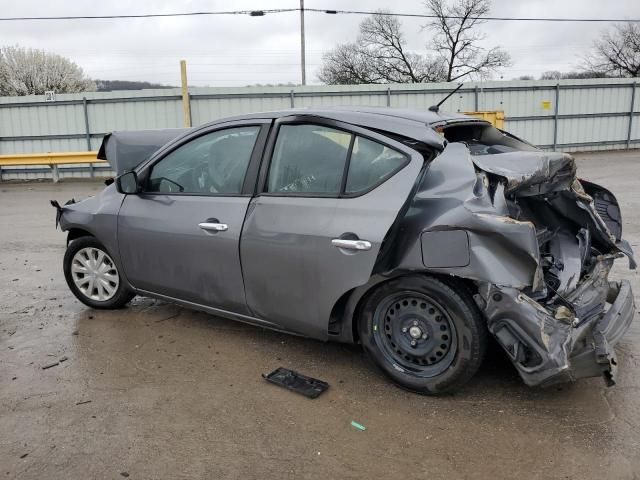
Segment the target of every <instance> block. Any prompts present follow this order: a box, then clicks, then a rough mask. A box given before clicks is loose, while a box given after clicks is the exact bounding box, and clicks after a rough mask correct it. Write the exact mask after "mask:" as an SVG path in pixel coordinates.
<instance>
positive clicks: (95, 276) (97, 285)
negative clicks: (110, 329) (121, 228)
mask: <svg viewBox="0 0 640 480" xmlns="http://www.w3.org/2000/svg"><path fill="white" fill-rule="evenodd" d="M63 266H64V276H65V279H66V280H67V285H69V288H70V289H71V291H72V292H73V294H74V295H75V296H76V298H77V299H78V300H80V301H81V302H82V303H84V304H85V305H88V306H90V307H93V308H104V309H112V308H121V307H123V306H124V305H125V304H126V303H128V302H129V301H130V300H131V299H132V298H133V297H134V296H135V293H134V292H132V291H131V290H130V289H129V288H128V287H127V286H126V285H125V283H124V281H123V280H122V278H121V277H120V272H119V271H118V268H117V266H116V264H115V262H114V261H113V259H112V258H111V255H109V252H107V250H106V248H105V247H104V246H103V245H102V244H101V243H100V242H98V240H96V239H95V238H94V237H81V238H78V239H76V240H74V241H73V242H71V243H70V244H69V246H68V247H67V251H66V253H65V255H64V265H63Z"/></svg>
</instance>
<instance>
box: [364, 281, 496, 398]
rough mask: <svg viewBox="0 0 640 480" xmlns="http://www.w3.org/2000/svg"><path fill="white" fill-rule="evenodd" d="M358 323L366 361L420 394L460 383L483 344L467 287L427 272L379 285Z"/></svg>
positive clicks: (483, 335)
mask: <svg viewBox="0 0 640 480" xmlns="http://www.w3.org/2000/svg"><path fill="white" fill-rule="evenodd" d="M358 326H359V333H360V341H361V342H362V345H363V347H364V349H365V351H366V352H367V354H368V356H369V357H370V358H371V360H373V362H374V363H375V364H376V365H377V366H378V367H380V368H381V369H382V371H383V372H384V373H385V374H386V375H387V376H389V377H390V378H391V379H392V380H393V381H394V382H395V383H397V384H398V385H400V386H401V387H403V388H406V389H408V390H412V391H415V392H418V393H424V394H440V393H446V392H452V391H454V390H456V389H458V388H460V387H462V386H463V385H464V384H465V383H466V382H467V381H469V379H471V377H473V375H474V374H475V373H476V371H477V370H478V368H479V367H480V365H481V363H482V360H483V358H484V353H485V350H486V345H487V330H486V325H485V324H484V322H483V321H482V317H481V315H480V312H479V310H478V307H477V306H476V305H475V303H474V301H473V298H471V295H470V294H469V292H468V291H467V289H466V288H465V287H464V286H463V285H461V284H460V285H458V284H457V283H453V282H451V283H449V282H446V283H445V282H444V281H441V280H439V279H437V278H435V277H430V276H426V275H425V276H422V275H421V276H409V277H401V278H397V279H394V280H390V281H388V282H386V283H384V284H382V285H381V286H380V287H378V288H377V289H376V290H375V291H374V292H373V293H372V294H371V295H369V296H368V298H367V299H366V301H365V304H364V306H363V309H362V310H361V315H360V318H359V325H358Z"/></svg>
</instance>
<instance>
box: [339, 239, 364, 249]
mask: <svg viewBox="0 0 640 480" xmlns="http://www.w3.org/2000/svg"><path fill="white" fill-rule="evenodd" d="M331 245H333V246H334V247H338V248H345V249H347V250H371V242H368V241H367V240H344V239H342V238H334V239H333V240H331Z"/></svg>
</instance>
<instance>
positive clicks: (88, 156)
mask: <svg viewBox="0 0 640 480" xmlns="http://www.w3.org/2000/svg"><path fill="white" fill-rule="evenodd" d="M97 155H98V152H54V153H17V154H14V155H0V167H16V166H21V165H49V166H53V165H70V164H75V163H106V162H105V161H104V160H99V159H98V158H97Z"/></svg>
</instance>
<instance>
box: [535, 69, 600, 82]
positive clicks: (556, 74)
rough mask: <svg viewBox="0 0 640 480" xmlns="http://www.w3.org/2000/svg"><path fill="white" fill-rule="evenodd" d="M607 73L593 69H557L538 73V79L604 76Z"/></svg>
mask: <svg viewBox="0 0 640 480" xmlns="http://www.w3.org/2000/svg"><path fill="white" fill-rule="evenodd" d="M606 76H607V75H606V74H605V73H603V72H596V71H594V70H586V69H585V70H581V71H579V72H575V71H570V72H560V71H558V70H548V71H546V72H544V73H543V74H542V75H540V80H560V79H571V78H580V79H583V78H604V77H606Z"/></svg>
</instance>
